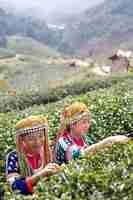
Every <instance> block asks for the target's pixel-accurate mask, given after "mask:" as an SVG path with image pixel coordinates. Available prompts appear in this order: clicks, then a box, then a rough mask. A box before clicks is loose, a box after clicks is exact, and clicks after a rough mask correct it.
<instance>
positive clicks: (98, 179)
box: [0, 81, 133, 200]
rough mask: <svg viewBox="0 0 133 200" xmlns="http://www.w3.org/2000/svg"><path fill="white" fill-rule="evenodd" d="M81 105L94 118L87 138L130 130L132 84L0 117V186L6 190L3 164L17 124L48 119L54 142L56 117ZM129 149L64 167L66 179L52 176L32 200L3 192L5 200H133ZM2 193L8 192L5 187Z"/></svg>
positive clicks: (120, 148)
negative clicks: (34, 118) (72, 105)
mask: <svg viewBox="0 0 133 200" xmlns="http://www.w3.org/2000/svg"><path fill="white" fill-rule="evenodd" d="M75 100H80V101H82V102H84V103H86V104H87V105H88V107H89V109H90V110H91V112H92V127H91V130H90V135H91V137H93V139H94V140H95V141H99V140H100V139H102V138H105V137H107V136H110V135H114V134H117V133H118V132H121V133H123V132H128V131H131V130H132V128H133V84H132V81H129V82H126V81H125V82H123V83H120V84H116V85H115V86H113V87H112V88H110V89H108V90H107V89H101V90H99V91H93V92H88V93H86V94H85V95H80V96H76V97H71V96H69V97H67V98H66V99H64V100H62V101H59V102H58V103H55V104H49V105H47V106H43V105H41V106H34V107H30V108H27V109H25V110H24V111H20V112H15V111H14V112H9V113H5V114H4V113H3V114H2V113H1V114H0V144H1V145H0V152H1V154H0V160H1V163H0V172H1V175H0V186H2V187H3V186H4V185H5V177H4V158H5V154H6V152H7V150H8V149H9V148H11V147H14V145H15V144H14V136H15V130H14V125H15V123H16V122H17V121H18V120H19V119H21V118H23V117H25V116H27V115H30V114H46V115H47V114H48V116H49V125H50V128H51V131H50V133H49V138H50V140H51V139H53V138H54V137H55V135H56V133H57V130H58V127H59V116H60V112H61V111H62V109H63V106H64V104H65V103H67V102H72V101H75ZM132 163H133V144H128V145H116V146H114V147H113V148H111V149H110V150H106V151H102V152H99V153H98V154H97V155H95V156H93V157H91V158H90V159H89V160H88V159H81V160H78V161H76V162H72V163H70V164H69V165H67V166H65V177H64V174H60V175H55V176H53V177H51V178H49V179H48V180H47V181H45V182H43V181H42V180H41V182H39V183H38V185H37V187H36V188H35V195H36V197H29V196H28V197H20V196H18V197H14V196H13V195H11V193H10V192H6V195H5V200H7V199H8V200H9V199H13V198H15V199H17V198H18V199H20V198H21V199H33V198H34V199H36V200H41V199H45V200H46V199H47V200H48V199H49V200H53V199H55V200H58V199H61V200H70V199H76V200H78V199H80V200H83V199H88V200H91V199H92V200H96V199H98V200H100V199H102V200H104V199H107V200H109V199H111V200H115V199H116V200H117V199H120V198H121V199H124V200H130V199H131V200H132V195H133V189H132V181H133V175H132V171H133V164H132ZM5 188H6V187H5Z"/></svg>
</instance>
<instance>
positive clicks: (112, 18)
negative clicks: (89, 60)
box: [63, 0, 133, 54]
mask: <svg viewBox="0 0 133 200" xmlns="http://www.w3.org/2000/svg"><path fill="white" fill-rule="evenodd" d="M132 10H133V1H132V0H127V1H124V0H117V1H115V0H105V1H104V3H101V4H100V5H98V6H96V7H94V8H91V9H88V10H86V12H84V13H83V14H80V15H78V16H77V20H75V22H74V23H71V24H70V23H69V26H68V29H67V30H66V32H65V33H64V40H63V42H64V43H67V44H69V47H70V48H71V49H73V50H74V51H75V52H80V53H85V54H89V53H91V54H92V53H94V54H96V53H97V54H98V53H101V48H102V53H106V52H110V51H111V50H112V49H113V48H115V47H117V48H118V47H119V46H122V47H125V48H128V47H129V48H130V49H133V45H132V44H131V42H130V41H132V33H133V27H132V21H133V13H132ZM124 44H125V45H124Z"/></svg>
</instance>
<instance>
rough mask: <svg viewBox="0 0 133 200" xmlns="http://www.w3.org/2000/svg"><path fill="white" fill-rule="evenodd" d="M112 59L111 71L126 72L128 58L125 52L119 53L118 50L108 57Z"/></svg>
mask: <svg viewBox="0 0 133 200" xmlns="http://www.w3.org/2000/svg"><path fill="white" fill-rule="evenodd" d="M109 59H110V60H111V61H112V65H111V70H110V71H111V73H126V72H128V68H129V59H128V57H127V56H125V54H120V53H119V51H118V52H117V53H116V54H114V55H113V56H111V57H109Z"/></svg>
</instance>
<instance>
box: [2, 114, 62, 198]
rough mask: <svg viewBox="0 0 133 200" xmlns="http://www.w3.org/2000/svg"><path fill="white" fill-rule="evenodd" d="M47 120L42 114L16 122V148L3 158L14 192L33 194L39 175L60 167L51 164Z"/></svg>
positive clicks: (54, 170) (53, 171)
mask: <svg viewBox="0 0 133 200" xmlns="http://www.w3.org/2000/svg"><path fill="white" fill-rule="evenodd" d="M47 133H48V122H47V119H46V118H45V117H43V116H30V117H28V118H26V119H23V120H21V121H20V122H18V123H17V125H16V150H14V151H11V152H10V153H9V154H8V155H7V158H6V177H7V182H8V183H9V184H10V186H11V189H12V190H13V191H16V192H17V191H18V192H19V193H21V194H25V195H27V194H32V193H33V186H34V185H35V184H36V183H37V181H38V180H39V179H40V178H43V177H45V176H48V175H51V174H53V173H56V172H57V171H58V170H59V166H58V165H57V164H55V163H50V161H51V153H50V149H49V145H48V135H47Z"/></svg>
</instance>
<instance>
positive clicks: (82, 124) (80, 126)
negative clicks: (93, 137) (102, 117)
mask: <svg viewBox="0 0 133 200" xmlns="http://www.w3.org/2000/svg"><path fill="white" fill-rule="evenodd" d="M71 128H72V130H73V132H74V133H75V134H76V135H77V136H81V135H84V134H87V133H88V131H89V128H90V120H89V118H88V119H87V118H85V119H81V120H80V121H79V122H77V123H75V124H74V125H72V127H71Z"/></svg>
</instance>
